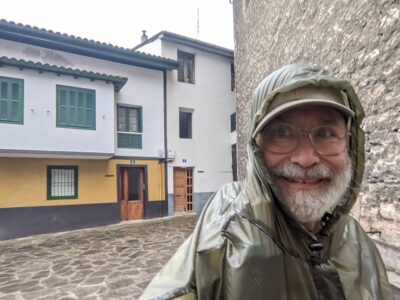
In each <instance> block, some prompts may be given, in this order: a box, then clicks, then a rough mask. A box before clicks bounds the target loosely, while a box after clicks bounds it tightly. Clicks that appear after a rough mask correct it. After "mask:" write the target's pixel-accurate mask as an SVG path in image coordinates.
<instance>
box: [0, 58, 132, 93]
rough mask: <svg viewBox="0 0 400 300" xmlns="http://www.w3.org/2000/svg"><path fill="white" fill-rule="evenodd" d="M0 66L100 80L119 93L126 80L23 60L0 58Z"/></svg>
mask: <svg viewBox="0 0 400 300" xmlns="http://www.w3.org/2000/svg"><path fill="white" fill-rule="evenodd" d="M1 66H12V67H17V68H19V69H30V70H37V71H39V72H51V73H55V74H59V75H68V76H72V77H75V78H78V77H80V78H87V79H90V80H101V81H105V82H107V83H112V84H113V85H114V90H115V91H116V92H119V91H120V90H121V88H122V87H123V86H124V85H125V83H126V82H127V80H128V79H127V78H124V77H119V76H113V75H107V74H101V73H95V72H92V71H84V70H79V69H72V68H65V67H59V66H56V65H49V64H42V63H40V62H33V61H26V60H23V59H16V58H8V57H5V56H2V57H0V67H1Z"/></svg>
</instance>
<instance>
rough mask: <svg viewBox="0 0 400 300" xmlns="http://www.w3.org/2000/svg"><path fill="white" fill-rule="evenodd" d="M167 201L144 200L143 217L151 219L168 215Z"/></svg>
mask: <svg viewBox="0 0 400 300" xmlns="http://www.w3.org/2000/svg"><path fill="white" fill-rule="evenodd" d="M168 208H169V205H168V202H167V201H165V200H161V201H146V202H145V205H144V218H145V219H153V218H161V217H165V216H168Z"/></svg>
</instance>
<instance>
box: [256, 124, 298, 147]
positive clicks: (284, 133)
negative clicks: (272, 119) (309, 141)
mask: <svg viewBox="0 0 400 300" xmlns="http://www.w3.org/2000/svg"><path fill="white" fill-rule="evenodd" d="M298 139H299V134H298V133H297V132H295V129H294V128H292V127H290V126H288V125H284V124H277V125H272V126H267V127H266V128H265V129H264V131H263V132H262V148H263V149H264V150H266V151H268V152H272V153H278V154H284V153H289V152H292V151H293V150H295V149H296V147H297V144H298Z"/></svg>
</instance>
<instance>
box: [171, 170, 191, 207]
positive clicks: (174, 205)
mask: <svg viewBox="0 0 400 300" xmlns="http://www.w3.org/2000/svg"><path fill="white" fill-rule="evenodd" d="M175 169H184V170H185V174H186V180H187V170H188V169H191V170H192V194H191V195H192V203H191V204H192V210H184V211H183V212H180V211H176V202H175ZM172 178H173V186H172V188H173V192H172V198H173V207H174V209H173V212H174V214H175V213H191V212H194V211H195V199H194V198H195V197H194V188H193V187H194V167H192V166H173V169H172ZM187 186H188V185H187V182H186V189H187ZM185 194H186V199H185V200H186V203H185V206H186V208H187V205H188V201H187V191H186V192H185Z"/></svg>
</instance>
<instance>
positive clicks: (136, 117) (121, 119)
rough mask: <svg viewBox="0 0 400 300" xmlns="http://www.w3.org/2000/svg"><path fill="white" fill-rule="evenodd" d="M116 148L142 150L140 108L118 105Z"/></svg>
mask: <svg viewBox="0 0 400 300" xmlns="http://www.w3.org/2000/svg"><path fill="white" fill-rule="evenodd" d="M117 112H118V116H117V122H118V126H117V130H118V134H117V136H118V148H133V149H142V108H141V107H134V106H122V105H118V108H117Z"/></svg>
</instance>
